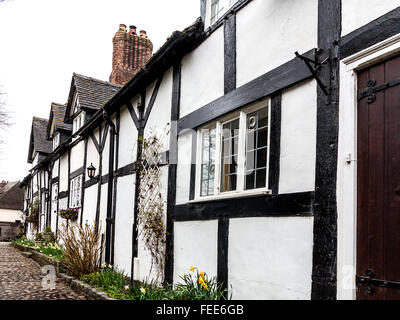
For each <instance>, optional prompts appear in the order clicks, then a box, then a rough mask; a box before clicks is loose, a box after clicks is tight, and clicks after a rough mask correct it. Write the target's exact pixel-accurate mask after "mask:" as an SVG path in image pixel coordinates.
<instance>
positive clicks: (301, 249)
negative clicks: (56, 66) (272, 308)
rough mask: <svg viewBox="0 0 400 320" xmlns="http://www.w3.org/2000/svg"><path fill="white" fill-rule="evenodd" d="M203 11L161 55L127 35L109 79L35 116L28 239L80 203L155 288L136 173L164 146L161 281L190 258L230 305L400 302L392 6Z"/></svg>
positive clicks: (110, 256)
mask: <svg viewBox="0 0 400 320" xmlns="http://www.w3.org/2000/svg"><path fill="white" fill-rule="evenodd" d="M200 8H201V10H200V13H201V17H200V18H199V19H198V20H197V21H196V22H195V23H194V24H193V25H191V26H189V27H188V28H187V29H185V30H183V31H181V32H180V31H176V32H174V33H173V34H172V35H171V36H170V37H169V38H168V40H167V41H166V42H165V44H164V45H163V46H162V47H161V48H160V49H159V50H158V51H157V52H156V53H154V54H153V55H152V49H153V48H152V44H151V41H150V40H149V39H148V37H147V34H146V33H145V32H144V31H141V32H140V33H139V34H138V33H137V32H136V27H134V26H131V27H130V28H129V30H127V28H126V26H125V25H121V26H120V29H119V30H118V32H117V33H116V35H115V37H114V39H113V47H114V54H113V64H112V65H113V68H112V74H111V76H110V79H109V80H110V82H104V81H100V80H96V79H92V78H89V77H86V76H82V75H78V74H74V75H73V77H72V81H71V90H70V94H69V99H68V101H67V102H66V104H53V105H52V106H51V112H50V117H49V119H48V120H41V119H37V118H35V119H34V121H33V125H32V135H31V141H30V147H29V161H30V162H31V163H32V170H31V172H30V174H29V175H28V176H27V177H26V178H25V180H24V181H23V185H24V186H25V190H26V192H25V198H26V200H27V201H26V205H27V204H28V203H29V202H31V201H33V199H38V201H39V203H40V210H41V214H42V215H41V217H42V219H41V223H40V226H39V228H38V230H43V228H44V227H45V226H46V225H51V226H52V229H53V230H54V231H55V232H57V230H58V228H59V226H60V223H62V221H61V220H62V219H61V217H59V210H60V209H65V208H68V207H70V208H79V217H78V220H77V222H76V223H83V222H84V221H89V222H91V223H93V222H101V232H102V233H104V234H105V239H106V241H105V247H104V259H105V262H106V263H110V264H113V265H116V266H118V267H119V268H121V269H122V270H124V271H125V272H126V273H129V274H130V276H131V277H132V279H139V280H142V279H144V278H146V277H149V276H150V278H152V277H153V278H154V277H155V276H156V275H155V274H153V273H150V270H152V269H151V257H150V255H149V253H148V252H147V251H146V248H145V245H144V241H143V239H142V238H141V236H140V224H139V223H138V214H139V212H140V206H141V203H140V199H141V197H140V192H141V190H142V188H140V186H142V185H143V183H145V182H144V179H143V175H142V174H141V171H140V170H139V166H138V163H139V160H140V159H141V158H142V157H143V154H145V153H146V150H145V149H146V148H145V146H144V144H143V141H145V140H146V139H151V137H153V136H156V137H158V143H159V144H158V145H157V154H158V155H159V157H158V160H157V168H158V174H159V182H160V183H159V186H158V188H159V193H160V197H162V199H163V203H164V205H163V213H164V216H165V227H166V235H167V239H166V245H165V261H164V263H163V270H162V278H163V279H164V280H165V281H166V282H175V281H178V280H179V275H180V274H182V273H183V272H184V271H185V270H187V268H188V267H189V266H191V265H196V266H199V267H201V268H202V269H203V270H206V271H207V272H208V273H209V274H210V275H212V276H216V277H217V278H218V281H220V282H222V283H224V285H225V286H226V287H227V288H229V290H231V292H232V294H233V298H234V299H371V298H372V299H388V298H400V289H399V282H400V268H399V267H398V265H399V264H398V263H397V259H398V256H399V255H398V254H397V253H398V249H399V247H400V237H399V234H398V229H399V227H400V220H399V218H398V217H399V215H398V211H399V207H400V176H399V175H400V160H399V159H400V145H399V144H400V139H399V138H398V133H399V132H400V130H399V129H400V109H399V108H398V104H399V102H400V86H399V83H400V80H399V79H400V58H399V55H400V7H399V2H398V1H395V0H388V1H379V0H371V1H360V0H342V1H341V0H300V1H299V0H287V1H273V0H237V1H234V0H201V1H200ZM397 72H399V73H397ZM46 122H47V124H46ZM39 123H40V125H39ZM43 126H44V127H43ZM37 132H42V133H41V134H40V135H38V134H37ZM88 167H91V169H96V172H95V175H94V177H93V178H90V177H89V176H88V174H87V168H88ZM38 230H30V231H29V232H31V233H32V234H33V233H34V232H37V231H38ZM389 258H390V259H389ZM153 271H154V270H153ZM153 271H152V272H153Z"/></svg>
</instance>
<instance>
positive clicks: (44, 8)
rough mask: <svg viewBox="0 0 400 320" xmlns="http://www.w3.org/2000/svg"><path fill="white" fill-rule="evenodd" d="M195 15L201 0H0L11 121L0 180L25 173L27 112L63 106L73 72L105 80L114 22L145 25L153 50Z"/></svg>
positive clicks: (0, 53)
mask: <svg viewBox="0 0 400 320" xmlns="http://www.w3.org/2000/svg"><path fill="white" fill-rule="evenodd" d="M199 15H200V0H168V1H166V0H109V1H106V0H0V86H1V90H2V91H3V92H5V93H6V94H7V97H6V99H7V105H8V108H9V109H10V110H11V111H12V113H13V123H14V125H13V126H12V128H11V129H9V130H8V131H7V132H0V135H1V137H2V138H3V140H5V141H6V143H5V144H3V145H2V146H1V147H0V180H2V179H5V180H18V179H22V178H23V177H24V176H26V175H27V174H28V170H29V169H30V165H28V164H27V157H28V146H29V135H30V129H31V123H32V117H33V116H38V117H43V118H48V117H49V114H50V104H51V102H58V103H65V102H66V101H67V96H68V93H69V88H70V85H71V77H72V73H73V72H77V73H80V74H84V75H87V76H90V77H93V78H97V79H101V80H106V81H108V77H109V75H110V73H111V57H112V37H113V36H114V34H115V32H116V31H117V30H118V27H119V24H120V23H124V24H126V25H127V26H129V25H136V27H137V29H138V31H139V30H146V31H147V35H148V36H149V38H150V40H151V41H152V42H153V44H154V52H155V51H156V50H157V49H158V48H159V47H160V46H161V45H162V44H163V43H164V42H165V40H166V39H167V37H169V36H170V35H171V34H172V32H173V31H175V30H182V29H184V28H186V27H187V26H189V25H190V24H192V23H193V22H194V21H195V20H196V19H197V17H198V16H199Z"/></svg>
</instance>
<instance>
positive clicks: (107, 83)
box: [73, 72, 123, 88]
mask: <svg viewBox="0 0 400 320" xmlns="http://www.w3.org/2000/svg"><path fill="white" fill-rule="evenodd" d="M75 76H77V77H81V78H84V79H86V80H91V81H96V82H100V83H103V84H105V85H109V86H112V87H117V88H120V87H123V86H122V85H119V84H114V83H111V82H108V81H104V80H100V79H96V78H93V77H89V76H85V75H83V74H80V73H76V72H73V77H75Z"/></svg>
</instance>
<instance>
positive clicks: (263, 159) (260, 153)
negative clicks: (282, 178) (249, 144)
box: [256, 148, 268, 168]
mask: <svg viewBox="0 0 400 320" xmlns="http://www.w3.org/2000/svg"><path fill="white" fill-rule="evenodd" d="M267 152H268V149H267V148H264V149H260V150H257V163H256V168H265V167H266V166H267Z"/></svg>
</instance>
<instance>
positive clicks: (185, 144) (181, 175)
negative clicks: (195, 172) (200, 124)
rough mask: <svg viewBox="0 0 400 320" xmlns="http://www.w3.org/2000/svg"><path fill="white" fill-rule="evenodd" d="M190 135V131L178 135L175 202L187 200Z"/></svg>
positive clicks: (190, 160)
mask: <svg viewBox="0 0 400 320" xmlns="http://www.w3.org/2000/svg"><path fill="white" fill-rule="evenodd" d="M192 135H193V133H192V132H186V133H184V134H181V135H180V136H179V137H178V165H177V173H176V181H177V182H176V204H184V203H186V202H188V201H189V193H190V168H191V162H192V158H191V157H192Z"/></svg>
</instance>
